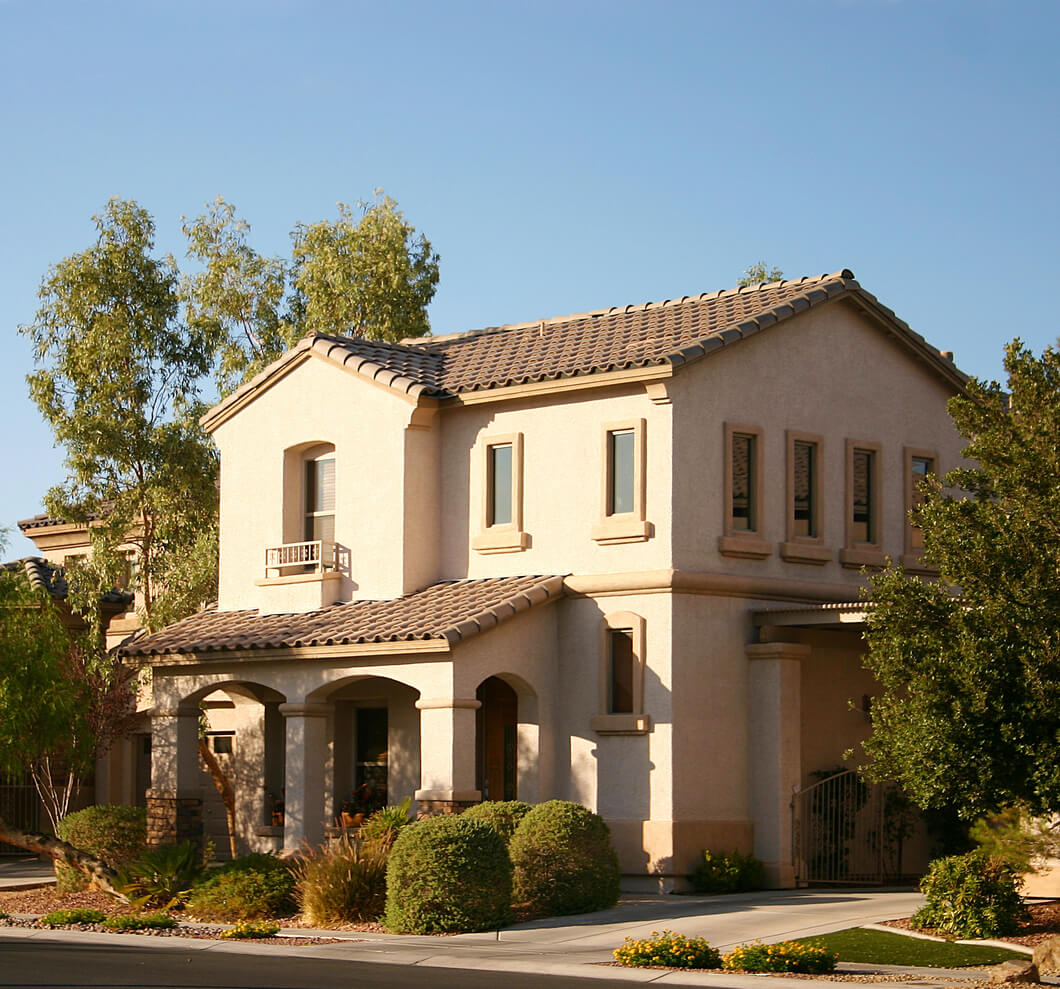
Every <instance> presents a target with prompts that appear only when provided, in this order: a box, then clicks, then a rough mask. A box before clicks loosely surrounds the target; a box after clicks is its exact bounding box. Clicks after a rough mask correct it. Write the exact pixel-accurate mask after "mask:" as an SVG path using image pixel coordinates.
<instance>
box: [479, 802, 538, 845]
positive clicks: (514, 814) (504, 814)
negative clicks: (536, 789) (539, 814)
mask: <svg viewBox="0 0 1060 989" xmlns="http://www.w3.org/2000/svg"><path fill="white" fill-rule="evenodd" d="M532 810H533V807H532V806H531V805H530V804H528V803H526V802H525V801H523V800H487V801H485V802H483V803H481V804H474V805H473V806H471V807H468V809H467V810H465V811H464V813H463V814H462V815H461V816H462V817H466V818H468V819H469V820H472V821H485V822H486V823H487V824H488V825H489V826H490V827H492V828H493V830H494V831H496V832H497V834H499V835H500V836H501V837H502V838H503V839H504V843H505V844H506V845H510V844H511V841H512V835H514V834H515V829H516V828H517V827H518V826H519V822H520V821H521V820H522V819H523V818H524V817H526V815H527V814H529V813H530V811H532Z"/></svg>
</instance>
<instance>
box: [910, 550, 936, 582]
mask: <svg viewBox="0 0 1060 989" xmlns="http://www.w3.org/2000/svg"><path fill="white" fill-rule="evenodd" d="M901 564H902V567H903V569H905V570H908V571H909V573H922V574H926V575H927V576H929V577H937V576H938V575H939V568H938V567H935V566H932V565H931V564H930V563H925V562H924V561H923V559H922V558H921V556H920V554H919V553H903V554H902V556H901Z"/></svg>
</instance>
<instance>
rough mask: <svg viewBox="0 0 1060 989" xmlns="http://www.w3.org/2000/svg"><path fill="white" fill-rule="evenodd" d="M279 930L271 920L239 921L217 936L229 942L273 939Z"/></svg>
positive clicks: (278, 926)
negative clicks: (249, 939)
mask: <svg viewBox="0 0 1060 989" xmlns="http://www.w3.org/2000/svg"><path fill="white" fill-rule="evenodd" d="M279 930H280V925H279V924H277V923H275V922H274V921H271V920H241V921H239V923H238V924H235V925H233V926H232V927H230V928H229V929H228V930H227V931H221V933H220V934H218V935H217V936H218V937H221V938H226V939H230V940H243V939H247V938H261V937H275V936H276V934H277V933H278V932H279Z"/></svg>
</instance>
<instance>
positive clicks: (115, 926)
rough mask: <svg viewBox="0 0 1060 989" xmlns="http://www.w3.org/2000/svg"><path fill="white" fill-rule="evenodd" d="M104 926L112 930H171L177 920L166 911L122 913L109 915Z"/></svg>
mask: <svg viewBox="0 0 1060 989" xmlns="http://www.w3.org/2000/svg"><path fill="white" fill-rule="evenodd" d="M103 926H104V927H106V928H108V929H109V930H112V931H169V930H172V929H173V928H174V927H176V926H177V922H176V921H175V920H174V919H173V918H172V917H170V916H169V915H168V914H164V913H144V914H140V913H121V914H115V915H114V916H112V917H108V918H107V919H106V920H105V921H103Z"/></svg>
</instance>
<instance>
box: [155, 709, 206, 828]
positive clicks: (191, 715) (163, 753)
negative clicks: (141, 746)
mask: <svg viewBox="0 0 1060 989" xmlns="http://www.w3.org/2000/svg"><path fill="white" fill-rule="evenodd" d="M201 838H202V788H201V786H200V782H199V709H198V707H179V708H175V709H155V711H154V712H152V715H151V789H149V790H148V791H147V841H148V844H151V845H162V844H169V843H172V842H181V841H198V840H201Z"/></svg>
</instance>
